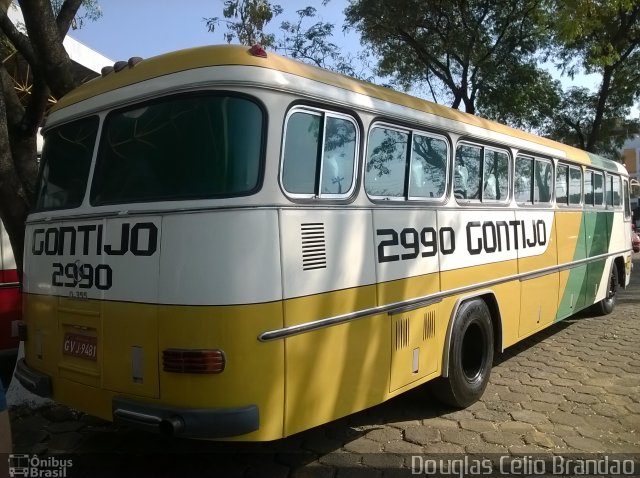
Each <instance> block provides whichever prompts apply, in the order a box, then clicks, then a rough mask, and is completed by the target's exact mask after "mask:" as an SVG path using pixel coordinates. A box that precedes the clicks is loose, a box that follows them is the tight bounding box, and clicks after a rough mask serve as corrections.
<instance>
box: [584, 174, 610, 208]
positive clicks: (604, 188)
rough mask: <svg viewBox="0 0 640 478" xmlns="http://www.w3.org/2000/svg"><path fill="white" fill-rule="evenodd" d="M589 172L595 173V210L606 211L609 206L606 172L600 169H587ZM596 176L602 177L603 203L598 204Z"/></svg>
mask: <svg viewBox="0 0 640 478" xmlns="http://www.w3.org/2000/svg"><path fill="white" fill-rule="evenodd" d="M587 170H588V171H592V172H593V206H592V207H593V209H605V208H606V205H607V200H606V199H607V193H606V189H607V187H606V175H605V172H604V171H602V170H599V169H593V168H587ZM596 175H598V176H600V177H602V203H600V204H596V190H595V184H596V181H595V177H596Z"/></svg>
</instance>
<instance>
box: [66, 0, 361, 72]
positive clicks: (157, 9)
mask: <svg viewBox="0 0 640 478" xmlns="http://www.w3.org/2000/svg"><path fill="white" fill-rule="evenodd" d="M272 3H279V4H280V5H282V7H283V8H284V14H283V15H281V16H279V17H276V18H275V19H274V20H272V22H271V24H270V25H271V26H272V27H276V28H277V26H278V25H279V24H280V22H281V21H283V20H285V19H293V18H294V12H295V11H296V10H298V9H301V8H305V7H307V6H308V5H314V6H316V8H317V9H318V15H319V16H320V17H322V20H323V21H327V22H331V23H334V24H335V25H336V28H335V37H336V38H335V41H336V42H337V43H340V44H341V45H344V46H345V47H346V48H348V49H350V50H351V49H353V50H354V51H356V50H358V49H359V48H360V44H359V42H358V41H357V36H356V35H355V34H351V35H349V36H348V41H347V40H345V37H344V36H343V34H342V23H343V21H344V16H343V14H342V11H343V10H344V8H345V7H346V5H347V2H346V1H345V0H331V1H330V2H329V3H328V5H327V6H326V7H322V6H320V3H321V2H320V0H286V1H282V0H281V1H278V0H275V1H272ZM99 4H100V8H101V10H102V17H101V18H99V19H98V20H97V21H95V22H91V21H89V22H85V24H84V26H83V28H82V29H79V30H72V31H70V35H71V36H72V37H73V38H75V39H76V40H79V41H81V42H82V43H84V44H85V45H86V46H88V47H90V48H93V49H94V50H97V51H98V52H99V53H102V54H103V55H105V56H106V57H108V58H110V59H112V60H114V61H118V60H126V59H128V58H130V57H132V56H141V57H143V58H149V57H151V56H155V55H159V54H162V53H166V52H169V51H174V50H180V49H183V48H190V47H195V46H202V45H212V44H219V43H225V41H224V38H223V36H222V34H223V32H224V31H226V28H225V26H224V25H221V27H220V28H219V29H217V30H216V31H215V33H210V32H209V31H208V30H207V25H206V22H205V21H204V20H203V19H204V18H209V17H220V18H222V8H223V0H186V1H184V2H175V1H174V2H169V1H167V0H130V1H127V2H125V1H122V0H100V1H99ZM343 42H350V43H352V44H351V45H348V44H345V43H343Z"/></svg>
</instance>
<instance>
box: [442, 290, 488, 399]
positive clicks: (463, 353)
mask: <svg viewBox="0 0 640 478" xmlns="http://www.w3.org/2000/svg"><path fill="white" fill-rule="evenodd" d="M492 365H493V325H492V323H491V314H490V313H489V308H488V307H487V304H486V303H485V302H484V301H482V300H479V299H475V300H471V301H468V302H464V303H463V304H462V305H461V306H460V308H459V309H458V312H457V314H456V317H455V322H454V323H453V330H452V332H451V344H450V347H449V376H448V377H440V378H438V379H436V380H434V381H433V382H432V383H431V387H430V388H431V390H432V391H433V393H434V395H435V396H436V397H437V398H438V399H439V400H440V401H442V402H444V403H446V404H448V405H451V406H453V407H456V408H465V407H468V406H469V405H471V404H472V403H474V402H476V401H477V400H478V399H479V398H480V397H481V396H482V394H483V393H484V390H485V388H487V384H488V383H489V376H490V375H491V366H492Z"/></svg>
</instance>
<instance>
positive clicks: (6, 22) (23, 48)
mask: <svg viewBox="0 0 640 478" xmlns="http://www.w3.org/2000/svg"><path fill="white" fill-rule="evenodd" d="M0 29H1V30H2V31H3V32H4V34H5V35H6V36H7V38H8V39H9V41H10V42H11V43H13V46H15V47H16V50H18V51H19V52H20V54H21V55H22V56H23V57H24V58H25V60H27V62H29V64H30V65H31V66H32V67H33V68H36V67H37V62H36V57H35V54H34V52H33V48H32V47H31V42H30V41H29V37H28V36H27V35H25V34H24V33H22V32H21V31H19V30H18V29H17V28H16V27H15V25H14V24H13V23H12V22H11V20H10V19H9V15H7V11H6V10H5V9H4V8H3V7H0Z"/></svg>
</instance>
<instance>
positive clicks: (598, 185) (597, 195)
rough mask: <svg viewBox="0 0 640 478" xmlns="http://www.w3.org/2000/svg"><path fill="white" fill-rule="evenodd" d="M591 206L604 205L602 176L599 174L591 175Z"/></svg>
mask: <svg viewBox="0 0 640 478" xmlns="http://www.w3.org/2000/svg"><path fill="white" fill-rule="evenodd" d="M593 193H594V194H593V205H594V206H603V205H604V176H603V175H602V174H601V173H593Z"/></svg>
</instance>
